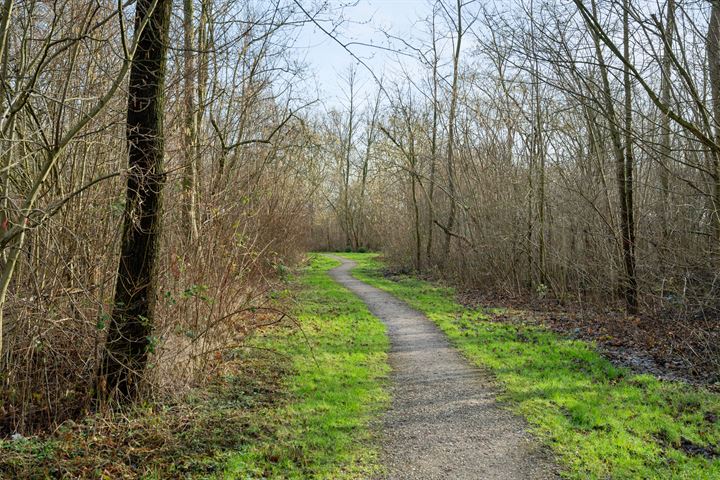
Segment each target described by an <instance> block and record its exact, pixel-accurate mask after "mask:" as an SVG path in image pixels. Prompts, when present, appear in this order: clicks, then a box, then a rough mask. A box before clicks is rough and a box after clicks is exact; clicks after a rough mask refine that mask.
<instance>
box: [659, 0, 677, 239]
mask: <svg viewBox="0 0 720 480" xmlns="http://www.w3.org/2000/svg"><path fill="white" fill-rule="evenodd" d="M674 32H675V0H668V4H667V19H666V20H665V35H664V38H663V51H664V54H663V59H662V83H661V85H660V101H661V102H662V103H664V104H665V105H670V86H671V83H670V82H671V74H672V44H673V36H674ZM660 115H661V117H660V195H661V199H660V229H661V232H662V240H663V242H662V245H663V248H667V247H668V245H667V242H668V240H669V237H670V232H669V230H670V229H669V227H668V220H669V219H668V217H669V214H670V212H669V207H668V202H669V196H670V175H669V169H670V161H671V158H670V157H671V153H672V152H671V148H670V133H671V132H670V117H669V116H668V115H667V114H666V113H662V112H660Z"/></svg>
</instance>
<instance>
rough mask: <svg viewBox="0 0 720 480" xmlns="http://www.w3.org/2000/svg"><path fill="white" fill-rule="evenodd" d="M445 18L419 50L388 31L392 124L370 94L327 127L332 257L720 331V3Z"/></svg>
mask: <svg viewBox="0 0 720 480" xmlns="http://www.w3.org/2000/svg"><path fill="white" fill-rule="evenodd" d="M432 5H433V13H432V14H431V15H429V16H428V18H426V19H424V20H422V21H421V22H420V23H419V24H418V27H417V30H416V33H415V36H414V38H406V37H403V38H398V37H394V36H393V35H392V34H391V33H388V34H387V38H388V39H389V42H390V45H391V46H392V47H393V48H395V49H397V50H398V51H399V52H401V53H400V54H399V55H398V56H397V62H398V64H400V65H402V66H403V72H405V73H404V74H401V75H398V76H397V77H394V78H393V80H392V81H385V82H383V84H382V86H381V87H380V88H379V92H380V93H379V95H380V103H381V105H382V107H381V109H380V110H381V112H382V113H381V114H378V113H377V111H378V109H377V107H376V104H377V101H376V100H375V99H374V98H371V99H369V100H365V99H358V98H355V100H354V101H353V102H352V103H351V102H349V101H348V102H346V104H347V106H346V108H345V109H344V110H343V109H340V110H341V111H340V112H339V113H338V114H337V115H338V118H340V119H341V120H340V121H334V122H331V123H330V128H328V135H330V136H331V137H333V138H335V139H336V141H335V143H334V144H332V145H336V147H337V148H336V149H335V150H333V151H332V152H331V153H332V154H331V155H329V156H328V158H330V159H331V160H332V162H333V165H335V169H336V174H335V176H334V178H335V180H334V181H333V182H331V183H330V184H329V185H327V186H326V191H327V192H328V193H327V196H328V198H329V200H330V202H329V203H330V204H331V206H332V207H331V208H330V209H329V210H328V212H327V213H326V215H325V216H322V217H319V220H317V221H316V227H315V228H316V231H315V238H316V243H317V245H318V246H319V247H326V248H351V249H357V248H362V247H379V248H382V249H383V250H384V251H385V252H386V253H387V254H389V256H390V257H391V258H393V259H394V260H395V261H397V262H398V263H400V264H402V265H404V266H406V267H409V268H412V269H414V270H417V271H422V272H426V271H430V272H435V273H440V274H442V275H445V276H448V277H452V278H454V279H455V280H457V281H460V282H464V283H467V284H471V285H475V286H478V285H479V286H483V287H486V288H490V289H496V290H504V291H510V292H516V293H517V292H524V293H525V294H532V295H540V296H552V297H555V298H557V299H560V300H562V301H580V302H583V303H584V302H591V303H596V304H597V303H607V302H610V303H611V304H614V303H615V302H616V301H617V302H618V304H619V305H624V307H625V308H626V309H627V311H628V312H629V313H631V314H635V313H638V312H640V313H660V312H663V311H664V312H666V313H671V314H672V315H680V314H681V315H684V317H683V318H685V320H689V321H694V320H697V321H708V320H711V321H714V322H716V319H717V314H718V308H719V307H720V282H719V280H720V278H718V261H720V256H719V253H720V252H719V251H718V249H719V248H720V212H719V211H718V208H719V207H720V156H719V155H720V124H719V123H718V122H720V54H719V53H718V52H720V4H719V3H718V2H715V1H713V2H705V1H701V2H698V1H684V0H661V1H658V2H651V1H647V2H646V1H638V0H632V1H630V0H588V1H580V0H577V1H574V2H555V1H550V2H547V1H543V2H540V1H533V0H517V1H513V2H503V3H497V2H496V4H495V5H494V6H491V5H488V4H486V3H485V2H475V1H457V2H456V1H452V0H440V1H435V2H432ZM409 57H412V58H414V62H413V61H409V60H408V58H409ZM348 91H351V89H348ZM351 105H352V107H351V108H350V106H351ZM359 124H360V125H362V124H366V125H367V126H365V127H363V128H358V127H357V125H359ZM335 125H339V126H340V128H339V129H338V128H334V126H335ZM367 172H369V174H368V173H367ZM678 318H680V317H678ZM683 324H684V323H683ZM707 341H708V342H709V341H710V337H707ZM712 348H714V347H712V346H711V345H708V351H710V350H712ZM701 355H702V354H701Z"/></svg>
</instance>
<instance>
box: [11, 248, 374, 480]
mask: <svg viewBox="0 0 720 480" xmlns="http://www.w3.org/2000/svg"><path fill="white" fill-rule="evenodd" d="M335 265H337V262H335V261H333V260H330V259H328V258H325V257H319V256H313V257H312V259H311V264H310V265H309V266H308V267H307V268H306V269H304V271H303V272H301V273H300V275H298V277H297V278H296V279H293V280H292V285H291V288H289V289H287V290H286V291H284V292H279V293H278V295H276V296H279V297H285V298H282V299H279V301H281V302H282V303H283V304H288V303H291V302H294V304H295V306H293V307H290V310H291V311H292V313H293V316H294V318H295V320H297V322H298V323H299V325H300V326H301V327H302V329H298V328H297V325H296V324H295V322H286V323H285V324H283V325H281V326H275V327H272V328H267V329H265V330H263V331H259V332H257V334H256V335H255V336H254V338H252V339H251V340H250V341H249V342H248V347H250V348H248V349H242V350H238V351H235V352H232V354H230V355H229V356H228V358H227V359H226V361H227V362H229V364H228V365H226V368H224V371H229V370H230V371H234V372H235V373H234V374H232V375H224V376H223V377H221V378H218V379H217V380H216V381H214V382H213V383H212V384H210V385H208V386H207V387H206V388H203V389H197V390H196V391H193V392H192V393H191V394H190V395H188V396H187V397H185V398H183V400H182V401H181V402H177V403H174V404H158V405H139V406H136V407H134V408H133V409H131V410H129V411H125V412H122V413H117V414H114V415H104V416H99V415H91V416H88V417H87V418H86V419H85V420H84V421H83V422H81V423H73V422H66V423H65V424H64V425H63V426H62V427H61V428H60V429H59V430H58V431H57V432H55V433H54V434H53V435H50V436H45V437H31V438H27V439H19V440H14V441H11V440H0V479H5V478H8V479H10V478H23V479H25V478H27V479H44V478H73V479H85V478H87V479H90V478H92V479H113V480H114V479H136V478H144V479H165V478H227V479H245V478H263V477H265V478H288V479H289V478H333V479H335V478H367V477H368V476H371V475H372V474H373V473H375V472H377V471H378V470H379V468H380V467H379V464H378V462H377V450H376V449H375V448H374V446H373V445H374V442H373V438H372V437H371V435H372V434H371V430H370V429H369V428H368V427H369V423H370V421H371V420H372V419H373V418H374V416H375V414H377V413H378V412H379V410H380V409H381V408H382V407H383V406H384V405H385V403H386V401H387V394H386V392H385V390H384V388H383V382H384V380H383V379H384V377H385V375H386V373H387V362H386V358H387V353H386V352H387V349H388V341H387V337H386V335H385V329H384V326H383V325H382V323H381V322H380V321H379V320H377V319H376V318H375V317H373V316H372V315H371V314H370V313H369V311H368V310H367V308H366V307H365V305H364V304H363V303H362V302H361V301H360V300H359V299H357V297H355V296H354V295H352V294H351V293H350V292H349V291H347V290H345V289H344V288H343V287H340V286H339V285H337V284H336V283H335V282H333V281H332V280H331V279H330V277H328V275H327V270H329V269H330V268H332V267H333V266H335ZM231 367H232V368H231Z"/></svg>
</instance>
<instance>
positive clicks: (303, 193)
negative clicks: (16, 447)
mask: <svg viewBox="0 0 720 480" xmlns="http://www.w3.org/2000/svg"><path fill="white" fill-rule="evenodd" d="M314 13H318V12H314ZM306 21H307V14H306V13H304V12H301V11H298V7H297V5H296V4H295V3H294V2H284V1H275V2H260V1H257V2H255V1H249V2H240V3H238V2H232V1H225V0H184V2H182V3H178V4H176V5H173V4H172V2H170V1H169V0H138V1H137V2H104V1H100V2H96V1H86V0H59V1H53V2H45V1H35V0H29V1H22V2H20V1H17V0H4V1H3V3H2V9H1V10H0V111H1V112H2V115H0V183H1V184H2V187H0V247H1V248H2V252H1V255H2V256H1V258H0V331H1V332H2V338H1V340H0V347H1V350H0V435H9V434H11V433H13V432H22V433H27V432H33V431H37V430H41V429H44V428H48V427H52V426H53V425H55V424H57V423H58V422H61V421H63V420H65V419H68V418H77V417H78V416H80V415H83V414H85V413H86V412H89V411H92V410H93V409H96V408H98V407H101V406H103V405H107V404H111V403H115V402H118V401H119V402H124V401H127V400H133V399H136V398H146V399H147V398H150V396H151V395H154V396H157V397H159V398H163V397H164V396H167V395H175V394H178V393H182V392H183V391H185V390H186V389H187V388H188V387H190V386H193V385H197V384H198V383H201V382H202V381H204V380H205V379H206V378H209V377H210V376H212V375H213V372H214V369H215V368H216V367H217V365H218V364H219V360H220V359H222V358H223V355H225V353H226V352H227V351H229V350H230V349H232V348H234V347H236V346H237V345H238V344H240V343H241V342H242V340H243V338H244V337H245V336H246V335H247V333H248V332H249V331H251V330H252V327H253V325H254V320H253V312H256V311H257V310H256V308H255V307H257V306H258V305H259V304H261V303H262V302H264V301H265V300H266V292H267V291H268V290H269V289H270V288H271V286H272V282H273V281H274V280H273V279H274V278H276V277H277V273H278V272H280V273H282V270H283V269H284V265H286V264H290V263H292V262H294V261H295V260H296V259H297V258H298V256H299V255H300V254H301V253H302V252H303V251H304V250H305V249H306V244H305V240H304V239H305V237H306V236H305V235H304V231H305V226H306V225H307V224H308V222H309V218H310V217H309V213H310V207H309V202H308V199H309V198H310V194H311V193H312V191H313V189H314V186H313V182H314V180H313V178H314V177H313V175H314V173H313V172H314V171H315V167H314V162H315V159H316V158H317V155H315V154H314V152H315V151H316V150H317V138H316V135H315V134H314V133H313V132H312V130H311V129H310V128H309V127H308V126H307V125H308V122H306V121H305V120H304V119H303V115H304V114H305V107H306V106H307V103H308V102H309V101H312V100H313V98H312V97H310V96H309V95H307V94H306V92H303V91H301V90H300V89H299V88H297V87H296V85H299V84H300V81H301V80H302V79H303V78H304V76H305V75H306V72H305V71H304V69H303V68H302V66H301V65H300V64H299V63H298V62H297V59H296V58H294V57H293V56H292V55H291V51H292V49H291V48H289V47H290V46H291V45H292V44H293V42H294V41H295V38H296V36H297V31H296V30H297V28H299V27H300V26H301V25H302V24H303V23H304V22H306Z"/></svg>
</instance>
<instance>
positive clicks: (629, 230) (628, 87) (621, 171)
mask: <svg viewBox="0 0 720 480" xmlns="http://www.w3.org/2000/svg"><path fill="white" fill-rule="evenodd" d="M629 15H630V2H629V0H625V2H624V8H623V39H624V41H623V43H624V48H625V52H624V54H625V58H627V59H630V25H629ZM623 83H624V87H625V154H624V155H623V156H622V157H621V158H618V167H617V168H618V170H617V174H618V188H619V197H620V215H621V216H622V221H621V227H622V237H623V238H622V240H623V260H624V264H625V276H626V279H625V281H626V283H625V307H626V310H627V312H628V313H629V314H631V315H635V314H637V312H638V300H637V276H636V273H635V215H634V205H633V203H634V202H633V169H634V165H635V160H634V156H633V148H632V144H633V139H632V83H631V82H630V69H629V68H628V66H627V65H625V66H624V68H623ZM620 160H622V163H620Z"/></svg>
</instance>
